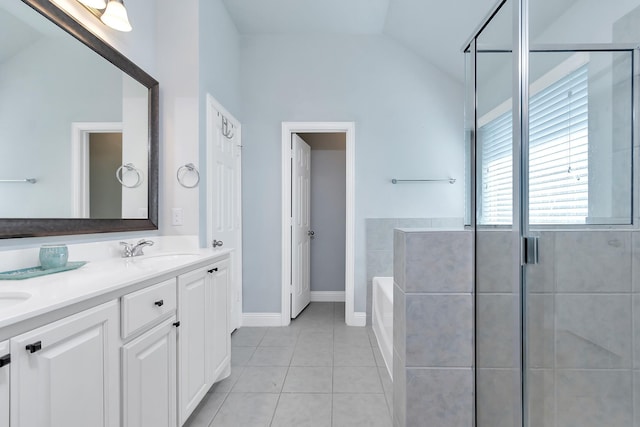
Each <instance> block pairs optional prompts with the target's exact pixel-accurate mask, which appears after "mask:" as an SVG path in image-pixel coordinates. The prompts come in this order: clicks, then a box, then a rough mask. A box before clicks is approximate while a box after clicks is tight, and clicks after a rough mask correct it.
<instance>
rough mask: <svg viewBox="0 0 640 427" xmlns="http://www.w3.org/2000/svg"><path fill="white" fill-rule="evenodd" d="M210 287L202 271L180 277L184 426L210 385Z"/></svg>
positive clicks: (180, 355)
mask: <svg viewBox="0 0 640 427" xmlns="http://www.w3.org/2000/svg"><path fill="white" fill-rule="evenodd" d="M209 292H210V290H209V285H208V280H207V271H206V270H200V271H196V272H193V273H188V274H185V275H182V276H179V277H178V319H179V320H180V331H179V340H178V343H179V345H178V360H179V364H180V370H179V372H180V380H179V389H178V399H179V402H180V421H181V422H182V423H183V422H185V421H186V420H187V418H188V417H189V415H191V413H192V412H193V410H194V409H195V408H196V406H198V403H200V400H201V399H202V397H203V396H204V395H205V394H206V393H207V390H208V388H209V386H210V385H211V384H210V383H209V381H208V380H209V365H208V362H207V357H209V351H210V346H209V342H210V341H211V340H210V337H209V334H210V332H211V331H210V328H208V325H209V324H210V322H209V316H210V314H209V312H208V311H209V310H208V308H209V303H208V301H209V300H210V294H209Z"/></svg>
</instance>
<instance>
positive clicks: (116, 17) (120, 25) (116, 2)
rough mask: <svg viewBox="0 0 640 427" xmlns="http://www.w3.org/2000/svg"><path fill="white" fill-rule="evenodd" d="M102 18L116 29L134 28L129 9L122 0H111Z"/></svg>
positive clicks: (129, 29) (127, 30)
mask: <svg viewBox="0 0 640 427" xmlns="http://www.w3.org/2000/svg"><path fill="white" fill-rule="evenodd" d="M100 20H101V21H102V22H104V23H105V24H106V25H108V26H109V27H111V28H113V29H114V30H118V31H124V32H129V31H131V30H132V28H131V24H130V23H129V17H128V16H127V9H125V7H124V2H123V1H122V0H109V3H107V8H106V9H105V10H104V12H103V13H102V16H101V17H100Z"/></svg>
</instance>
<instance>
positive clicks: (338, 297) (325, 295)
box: [311, 291, 345, 302]
mask: <svg viewBox="0 0 640 427" xmlns="http://www.w3.org/2000/svg"><path fill="white" fill-rule="evenodd" d="M344 298H345V297H344V291H311V302H344Z"/></svg>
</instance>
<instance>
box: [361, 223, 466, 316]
mask: <svg viewBox="0 0 640 427" xmlns="http://www.w3.org/2000/svg"><path fill="white" fill-rule="evenodd" d="M463 225H464V219H463V218H367V220H366V233H367V237H366V242H367V243H366V250H367V325H371V297H372V292H371V279H372V278H374V277H376V276H387V277H390V276H393V229H394V228H419V229H424V228H460V229H462V227H463Z"/></svg>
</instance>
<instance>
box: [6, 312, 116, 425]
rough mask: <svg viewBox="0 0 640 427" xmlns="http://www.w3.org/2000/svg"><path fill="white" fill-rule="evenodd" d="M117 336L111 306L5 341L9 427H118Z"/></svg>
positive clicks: (114, 313) (77, 315) (114, 316)
mask: <svg viewBox="0 0 640 427" xmlns="http://www.w3.org/2000/svg"><path fill="white" fill-rule="evenodd" d="M118 331H119V328H118V305H117V303H116V302H115V301H113V302H110V303H107V304H104V305H102V306H98V307H96V308H92V309H90V310H87V311H84V312H82V313H79V314H76V315H74V316H71V317H68V318H65V319H62V320H59V321H57V322H54V323H52V324H50V325H47V326H43V327H41V328H39V329H36V330H34V331H31V332H27V333H25V334H23V335H19V336H18V337H15V338H13V339H11V355H12V357H13V359H14V360H13V362H12V365H13V366H12V368H11V426H12V427H35V426H38V427H87V426H92V427H119V426H120V407H119V401H120V382H119V379H120V363H119V357H118V347H117V344H118V340H119V336H118ZM52 391H54V392H52Z"/></svg>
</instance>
